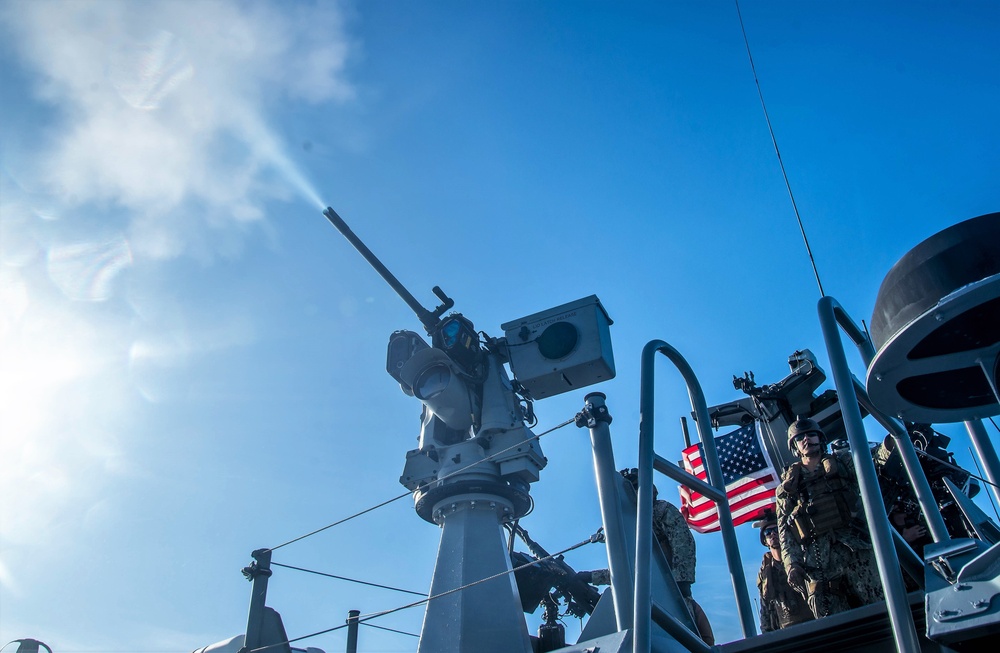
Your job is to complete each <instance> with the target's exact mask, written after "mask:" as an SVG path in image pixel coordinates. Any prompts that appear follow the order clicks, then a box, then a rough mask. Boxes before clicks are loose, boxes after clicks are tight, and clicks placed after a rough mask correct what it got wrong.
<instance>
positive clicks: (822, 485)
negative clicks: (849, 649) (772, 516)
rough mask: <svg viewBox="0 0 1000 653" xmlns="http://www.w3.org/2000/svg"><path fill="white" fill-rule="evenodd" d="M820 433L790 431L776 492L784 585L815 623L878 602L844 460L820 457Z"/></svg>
mask: <svg viewBox="0 0 1000 653" xmlns="http://www.w3.org/2000/svg"><path fill="white" fill-rule="evenodd" d="M826 444H827V443H826V436H825V434H824V433H823V430H822V429H821V428H820V427H819V424H817V423H816V422H815V421H813V420H811V419H798V420H796V421H795V422H794V423H793V424H792V425H791V426H789V427H788V448H789V449H791V451H792V453H794V454H795V455H797V456H798V457H799V462H796V463H792V465H791V466H789V468H788V469H787V470H785V473H784V475H783V476H782V479H781V485H779V486H778V490H777V493H776V497H777V511H778V539H779V541H780V544H781V556H782V562H783V563H784V565H785V570H786V571H787V572H788V584H789V585H791V586H792V587H793V588H794V589H796V590H798V591H799V592H800V593H801V594H802V595H803V596H805V597H806V598H807V600H808V602H809V608H810V609H811V610H812V613H813V615H814V616H815V617H816V618H817V619H818V618H820V617H825V616H828V615H831V614H837V613H838V612H843V611H844V610H848V609H850V608H854V607H858V606H861V605H867V604H869V603H874V602H875V601H879V600H881V599H882V596H883V595H882V585H881V583H880V582H879V578H878V567H877V565H876V562H875V554H874V552H873V551H872V546H871V542H870V540H869V537H868V531H867V529H866V528H865V525H864V522H863V518H864V516H863V514H862V512H861V501H860V498H861V495H860V492H859V490H858V481H857V476H856V475H855V471H854V465H853V463H852V461H851V458H850V456H849V455H844V454H842V453H838V454H837V455H835V456H834V455H830V454H828V453H826Z"/></svg>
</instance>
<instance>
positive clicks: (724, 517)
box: [633, 340, 757, 653]
mask: <svg viewBox="0 0 1000 653" xmlns="http://www.w3.org/2000/svg"><path fill="white" fill-rule="evenodd" d="M657 353H661V354H663V355H664V356H666V357H667V358H668V359H670V362H672V363H673V364H674V366H675V367H676V368H677V369H678V371H679V372H680V373H681V376H682V377H684V382H685V384H686V385H687V391H688V398H689V399H690V401H691V408H692V409H694V412H695V416H696V418H697V423H698V434H699V436H700V438H701V442H702V447H703V449H704V456H703V460H704V462H705V469H706V470H707V472H708V480H709V483H711V485H713V486H714V487H715V488H716V489H718V490H719V491H720V492H722V493H723V494H725V491H726V486H725V483H724V482H723V479H722V469H721V468H720V467H719V456H718V453H717V452H716V449H715V437H714V436H713V434H712V430H711V421H710V419H709V417H708V405H707V404H706V402H705V394H704V392H703V391H702V389H701V384H700V383H699V382H698V378H697V377H696V376H695V374H694V370H692V369H691V366H690V365H688V363H687V361H686V360H685V359H684V357H683V356H681V355H680V353H679V352H678V351H677V350H676V349H674V348H673V347H671V346H670V345H669V344H667V343H666V342H664V341H662V340H653V341H650V342H649V343H647V344H646V346H645V347H644V348H643V350H642V363H641V365H640V376H641V389H640V399H639V513H638V525H637V528H636V556H635V567H636V580H635V616H634V634H633V638H634V639H633V650H634V651H636V652H637V653H638V652H640V651H642V652H643V653H645V652H647V651H649V649H650V644H651V632H650V619H651V611H652V606H651V597H650V587H649V585H650V578H649V574H650V557H651V550H652V535H653V534H652V530H653V459H654V457H655V453H654V450H653V425H654V424H653V419H654V408H653V404H654V399H655V395H654V392H653V390H654V386H653V369H654V368H653V364H654V361H655V356H656V354H657ZM718 510H719V525H720V529H721V531H722V542H723V545H724V547H725V550H726V561H727V562H728V564H729V575H730V578H731V580H732V583H733V590H734V592H735V594H736V609H737V612H738V613H739V615H740V624H741V626H742V628H743V635H744V637H749V636H751V635H755V634H756V633H757V628H756V626H755V624H754V616H753V608H752V607H751V604H750V595H749V594H748V592H747V586H746V580H745V578H744V575H743V562H742V560H741V558H740V549H739V543H738V542H737V540H736V529H735V528H734V527H733V516H732V513H731V512H730V508H729V503H728V502H726V501H722V502H719V503H718Z"/></svg>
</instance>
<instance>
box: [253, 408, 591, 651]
mask: <svg viewBox="0 0 1000 653" xmlns="http://www.w3.org/2000/svg"><path fill="white" fill-rule="evenodd" d="M562 426H565V424H563V425H562ZM552 430H555V429H550V431H548V432H551V431H552ZM603 541H604V528H603V527H602V528H599V529H597V532H596V533H594V534H593V535H591V536H590V537H588V538H587V539H585V540H583V541H581V542H577V543H576V544H574V545H572V546H570V547H567V548H565V549H563V550H562V551H558V552H556V553H550V554H549V555H547V556H545V557H544V558H538V559H537V560H532V561H531V562H528V563H525V564H523V565H521V566H519V567H514V568H513V569H511V570H509V571H502V572H500V573H499V574H493V575H492V576H489V577H487V578H482V579H480V580H477V581H473V582H471V583H469V584H468V585H463V586H461V587H456V588H454V589H450V590H447V591H445V592H441V593H440V594H435V595H434V596H428V597H427V598H424V599H421V600H419V601H414V602H413V603H407V604H406V605H402V606H400V607H398V608H393V609H391V610H384V611H382V612H373V613H371V614H366V615H363V616H361V617H358V618H356V619H354V620H353V621H354V622H356V623H359V624H361V623H365V622H367V621H371V620H372V619H378V618H379V617H384V616H386V615H389V614H392V613H394V612H400V611H402V610H408V609H409V608H415V607H417V606H418V605H423V604H425V603H430V602H431V601H433V600H435V599H440V598H443V597H445V596H448V595H450V594H454V593H455V592H461V591H462V590H466V589H469V588H470V587H475V586H476V585H480V584H482V583H487V582H489V581H491V580H496V579H497V578H503V577H504V576H506V575H508V574H513V573H515V572H518V571H521V570H522V569H526V568H528V567H532V566H534V565H537V564H541V563H543V562H545V561H546V560H551V559H552V558H556V557H558V556H561V555H563V554H564V553H569V552H570V551H573V550H576V549H579V548H580V547H581V546H585V545H587V544H594V543H595V542H603ZM348 625H349V624H346V623H344V624H341V625H339V626H334V627H333V628H327V629H325V630H320V631H318V632H315V633H310V634H308V635H303V636H301V637H296V638H294V639H289V640H288V641H285V642H278V643H277V644H268V645H267V646H261V647H259V648H254V649H250V650H249V651H247V653H259V652H260V651H266V650H268V649H272V648H276V647H278V646H284V645H286V644H292V643H293V642H298V641H301V640H303V639H309V638H310V637H316V636H318V635H325V634H326V633H332V632H333V631H335V630H341V629H342V628H347V626H348ZM365 625H370V624H365Z"/></svg>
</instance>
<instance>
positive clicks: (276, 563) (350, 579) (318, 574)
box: [271, 562, 427, 596]
mask: <svg viewBox="0 0 1000 653" xmlns="http://www.w3.org/2000/svg"><path fill="white" fill-rule="evenodd" d="M271 566H272V567H284V568H285V569H294V570H296V571H304V572H306V573H307V574H316V575H317V576H326V577H327V578H336V579H337V580H346V581H348V582H351V583H358V584H359V585H370V586H371V587H381V588H382V589H386V590H395V591H397V592H404V593H406V594H415V595H417V596H427V592H414V591H413V590H404V589H401V588H399V587H392V586H391V585H379V584H378V583H369V582H368V581H364V580H357V579H355V578H347V577H345V576H335V575H334V574H327V573H324V572H322V571H314V570H312V569H303V568H302V567H293V566H292V565H283V564H281V563H280V562H272V563H271Z"/></svg>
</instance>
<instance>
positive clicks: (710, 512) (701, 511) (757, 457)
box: [680, 422, 778, 533]
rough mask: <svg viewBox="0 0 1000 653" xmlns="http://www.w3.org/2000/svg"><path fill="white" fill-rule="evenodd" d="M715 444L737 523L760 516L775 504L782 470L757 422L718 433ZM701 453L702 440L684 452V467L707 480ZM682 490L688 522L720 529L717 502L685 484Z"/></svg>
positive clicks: (702, 530) (701, 528)
mask: <svg viewBox="0 0 1000 653" xmlns="http://www.w3.org/2000/svg"><path fill="white" fill-rule="evenodd" d="M715 447H716V449H717V451H718V452H719V465H720V466H721V467H722V479H723V481H724V482H725V484H726V496H727V497H728V498H729V507H730V510H731V511H732V513H733V524H734V525H738V524H742V523H743V522H747V521H750V520H751V519H758V518H760V517H761V516H762V514H763V512H764V509H765V508H767V507H769V506H773V505H774V489H775V488H776V487H777V486H778V474H777V472H775V471H774V465H772V464H771V461H770V460H768V457H767V454H766V453H765V452H764V448H763V447H762V446H761V442H760V437H759V436H758V435H757V428H756V422H751V423H750V424H748V425H746V426H743V427H741V428H739V429H737V430H735V431H733V432H732V433H727V434H725V435H720V436H718V437H717V438H715ZM701 454H702V448H701V444H700V443H699V444H696V445H692V446H690V447H688V448H687V449H685V450H684V451H683V452H682V463H683V465H684V469H686V470H687V471H688V472H690V473H691V474H694V475H695V476H697V477H698V478H700V479H701V480H703V481H706V482H707V475H706V472H705V465H704V463H702V459H701ZM680 491H681V514H683V515H684V518H685V519H687V522H688V525H690V526H691V528H693V529H694V530H696V531H698V532H699V533H711V532H713V531H717V530H719V511H718V509H717V508H716V507H715V502H714V501H712V500H711V499H709V498H708V497H705V496H703V495H701V494H698V493H697V492H694V491H693V490H690V489H689V488H687V487H685V486H683V485H682V486H681V487H680Z"/></svg>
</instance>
